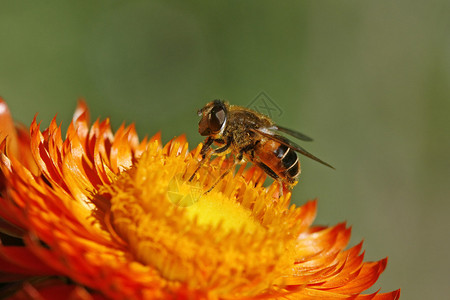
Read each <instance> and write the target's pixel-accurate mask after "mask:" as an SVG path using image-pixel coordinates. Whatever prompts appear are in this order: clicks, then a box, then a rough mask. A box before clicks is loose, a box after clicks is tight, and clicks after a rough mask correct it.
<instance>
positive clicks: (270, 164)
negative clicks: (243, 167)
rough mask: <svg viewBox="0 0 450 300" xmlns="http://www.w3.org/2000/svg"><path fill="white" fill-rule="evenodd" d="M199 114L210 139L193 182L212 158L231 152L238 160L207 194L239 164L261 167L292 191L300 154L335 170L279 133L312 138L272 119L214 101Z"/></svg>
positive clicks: (249, 110)
mask: <svg viewBox="0 0 450 300" xmlns="http://www.w3.org/2000/svg"><path fill="white" fill-rule="evenodd" d="M198 115H199V116H200V117H202V118H201V120H200V122H199V124H198V125H199V126H198V131H199V133H200V134H201V135H202V136H207V138H206V139H205V141H204V142H203V147H202V149H201V151H200V154H201V156H202V160H201V161H200V162H199V165H198V167H197V169H196V170H195V172H194V173H193V174H192V176H191V177H190V178H189V181H191V180H192V179H193V178H194V176H195V174H196V173H197V171H198V170H199V169H200V168H201V166H202V165H203V163H204V162H205V161H206V159H209V157H210V156H211V155H224V154H227V153H231V154H232V155H233V156H234V159H235V161H234V164H233V165H232V166H231V167H230V168H229V169H228V170H226V171H225V172H224V173H223V174H222V175H221V176H220V178H219V179H218V180H217V181H216V182H215V183H214V184H213V186H212V187H211V188H210V189H209V190H208V191H207V192H206V193H208V192H209V191H211V190H212V189H213V188H214V186H215V185H216V184H217V183H218V182H219V181H220V180H221V179H222V178H223V177H225V175H227V174H228V173H229V172H230V171H231V169H232V168H233V167H234V166H235V165H236V164H241V163H243V162H246V161H250V162H252V163H253V164H255V165H257V166H258V167H260V168H261V169H262V170H264V171H265V172H266V173H267V174H268V175H269V176H270V177H272V178H273V179H275V180H277V181H278V182H279V183H280V189H281V186H283V187H287V188H289V189H291V188H292V187H293V186H294V185H295V184H296V183H297V177H298V175H299V174H300V162H299V160H298V157H297V154H296V152H298V153H300V154H302V155H304V156H307V157H309V158H311V159H313V160H315V161H318V162H320V163H321V164H324V165H325V166H327V167H330V168H332V169H334V167H333V166H331V165H330V164H328V163H326V162H324V161H323V160H321V159H319V158H317V157H316V156H314V155H312V154H311V153H309V152H308V151H306V150H305V149H304V148H302V147H300V146H299V145H297V144H295V143H294V142H292V141H290V140H289V139H287V138H285V137H284V136H282V135H280V134H279V132H282V133H285V134H288V135H290V136H292V137H295V138H297V139H299V140H303V141H312V139H311V138H310V137H308V136H306V135H304V134H302V133H300V132H297V131H294V130H291V129H288V128H286V127H282V126H279V125H276V124H275V123H274V122H273V121H272V120H271V119H270V118H269V117H267V116H265V115H263V114H260V113H258V112H256V111H253V110H251V109H248V108H245V107H241V106H237V105H230V104H228V103H227V102H224V101H221V100H214V101H212V102H209V103H207V104H206V105H205V106H204V107H203V108H202V109H200V110H199V111H198ZM212 144H215V145H217V146H218V148H216V149H213V148H211V145H212ZM281 192H282V190H281Z"/></svg>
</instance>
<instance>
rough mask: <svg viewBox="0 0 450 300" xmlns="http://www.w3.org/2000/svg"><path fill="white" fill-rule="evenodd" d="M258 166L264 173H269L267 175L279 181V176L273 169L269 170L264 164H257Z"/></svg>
mask: <svg viewBox="0 0 450 300" xmlns="http://www.w3.org/2000/svg"><path fill="white" fill-rule="evenodd" d="M256 165H257V166H258V167H260V168H261V169H262V170H263V171H264V172H266V173H267V175H269V176H270V177H272V178H273V179H279V176H278V175H277V173H275V172H274V171H273V170H272V169H271V168H269V167H268V166H267V165H266V164H264V163H262V162H256Z"/></svg>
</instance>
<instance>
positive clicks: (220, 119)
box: [209, 106, 227, 133]
mask: <svg viewBox="0 0 450 300" xmlns="http://www.w3.org/2000/svg"><path fill="white" fill-rule="evenodd" d="M226 118H227V115H226V113H225V109H224V108H223V107H221V106H214V107H213V108H212V109H211V112H210V114H209V128H210V129H211V131H212V132H214V133H217V132H219V131H220V129H221V128H222V125H223V123H225V120H226Z"/></svg>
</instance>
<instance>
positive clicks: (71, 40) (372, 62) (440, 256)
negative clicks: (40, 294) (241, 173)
mask: <svg viewBox="0 0 450 300" xmlns="http://www.w3.org/2000/svg"><path fill="white" fill-rule="evenodd" d="M0 42H1V46H0V95H1V96H2V97H4V98H5V99H6V101H7V102H8V104H9V106H10V108H11V110H12V112H13V114H14V116H15V118H16V119H17V120H19V121H21V122H23V123H25V124H26V125H29V124H30V123H31V120H32V118H33V116H34V114H35V113H36V112H39V119H41V120H43V124H45V125H47V124H48V122H49V121H50V119H51V118H52V117H53V116H54V115H55V114H56V113H58V119H59V120H60V121H63V124H64V125H63V126H67V124H68V123H69V122H70V118H71V114H72V112H73V109H74V108H75V105H76V101H77V99H78V98H79V97H84V98H85V99H86V100H87V102H88V104H89V106H90V108H91V115H92V116H93V118H94V119H95V118H97V117H98V116H101V117H108V116H109V117H111V119H112V122H113V124H114V127H115V128H117V127H118V126H119V125H120V123H121V122H123V121H125V122H127V123H131V122H135V123H136V125H137V129H138V132H139V134H140V136H141V137H143V136H145V135H153V134H154V133H155V132H157V131H159V130H162V133H163V139H164V141H168V140H169V139H170V138H172V137H173V136H175V135H180V134H182V133H186V134H187V137H188V140H189V141H190V143H191V148H193V147H195V146H196V145H197V143H199V142H200V141H201V140H202V138H201V137H200V136H199V134H198V133H197V123H198V117H197V115H196V111H197V109H198V108H200V107H202V106H203V105H204V104H205V103H206V102H207V101H210V100H212V99H216V98H220V99H227V100H229V101H230V102H231V103H233V104H239V105H242V106H247V105H249V104H250V103H252V101H254V100H255V99H256V100H257V101H260V99H258V98H257V96H258V95H259V94H260V93H261V92H264V93H265V94H266V95H267V97H269V98H270V100H271V101H272V104H271V105H272V106H273V105H275V106H276V107H277V108H279V109H280V111H279V112H280V113H279V114H278V113H277V114H276V115H274V116H273V118H274V120H275V121H276V122H278V123H280V124H283V125H285V126H287V127H290V128H295V129H298V130H299V131H301V132H304V133H305V134H308V135H311V136H312V137H314V138H315V142H313V143H310V144H306V143H303V144H302V145H304V146H305V148H307V149H308V150H309V151H311V152H312V153H314V154H316V155H317V156H319V157H320V158H322V159H324V160H325V161H327V162H330V163H331V164H333V165H334V166H335V167H336V168H337V170H336V171H333V170H331V169H328V168H326V167H324V166H322V165H320V164H318V163H316V162H314V161H311V160H309V159H307V158H304V159H303V160H302V169H303V173H302V175H301V179H300V183H299V184H298V185H297V186H296V188H295V189H294V192H293V199H294V201H295V202H296V203H298V204H301V203H304V202H305V201H306V200H308V199H312V198H315V197H318V198H319V199H320V201H319V206H318V217H317V220H316V224H326V225H333V224H336V223H338V222H342V221H347V222H348V224H350V225H352V226H353V237H352V244H355V243H358V242H359V241H360V240H362V239H364V241H365V244H364V249H366V258H367V259H370V260H378V259H380V258H383V257H385V256H389V263H388V267H387V270H386V271H385V273H384V274H382V276H381V278H380V280H379V281H378V282H377V284H376V285H375V289H377V288H380V287H381V288H382V291H391V290H394V289H397V288H402V299H443V298H445V296H447V297H448V292H449V288H448V283H449V279H450V276H449V271H448V269H449V267H450V258H449V257H450V255H449V253H450V241H449V228H450V217H449V213H450V201H449V200H450V197H449V196H450V182H449V181H450V163H449V151H450V134H449V129H450V126H449V124H450V121H449V120H448V119H449V117H448V115H449V113H450V2H449V1H448V0H431V1H417V0H409V1H407V0H399V1H387V0H383V1H380V0H377V1H357V0H354V1H331V0H330V1H313V0H311V1H278V2H275V1H253V2H250V1H245V2H241V1H223V2H215V1H214V2H213V1H210V2H207V1H192V2H190V3H188V2H185V1H155V2H149V1H0ZM263 100H264V99H263ZM265 100H267V99H265ZM372 290H374V289H372Z"/></svg>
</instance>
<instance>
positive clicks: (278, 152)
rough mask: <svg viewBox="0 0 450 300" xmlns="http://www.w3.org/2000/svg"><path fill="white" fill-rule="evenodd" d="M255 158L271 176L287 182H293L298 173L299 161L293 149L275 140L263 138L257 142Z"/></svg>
mask: <svg viewBox="0 0 450 300" xmlns="http://www.w3.org/2000/svg"><path fill="white" fill-rule="evenodd" d="M255 159H256V160H257V161H258V160H259V162H260V163H262V164H264V165H265V166H266V167H267V168H268V169H265V167H264V166H262V165H260V167H262V168H263V169H264V171H266V173H267V174H269V175H270V176H271V177H273V178H275V179H278V178H280V179H282V180H283V181H287V182H288V183H289V184H292V183H294V182H295V181H296V178H297V177H298V175H299V174H300V162H299V160H298V157H297V154H296V153H295V151H294V150H292V149H290V148H289V147H287V146H286V145H283V144H281V143H279V142H277V141H273V140H265V141H263V142H261V143H260V144H258V145H257V147H256V148H255ZM270 171H272V172H270Z"/></svg>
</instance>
